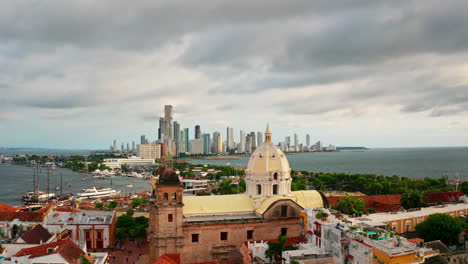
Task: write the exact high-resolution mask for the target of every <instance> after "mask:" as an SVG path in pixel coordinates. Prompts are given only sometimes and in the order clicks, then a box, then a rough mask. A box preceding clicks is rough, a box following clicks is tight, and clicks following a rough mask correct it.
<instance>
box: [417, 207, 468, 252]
mask: <svg viewBox="0 0 468 264" xmlns="http://www.w3.org/2000/svg"><path fill="white" fill-rule="evenodd" d="M465 228H468V225H467V224H466V223H465V222H463V221H462V220H460V219H458V218H455V217H452V216H450V215H448V214H442V213H437V214H433V215H430V216H429V217H428V218H427V220H426V221H423V222H421V223H419V224H417V225H416V232H417V233H418V236H420V237H421V238H423V239H424V240H425V241H433V240H441V241H442V242H444V243H445V244H446V245H455V244H457V242H458V235H459V234H460V232H462V231H463V230H464V229H465Z"/></svg>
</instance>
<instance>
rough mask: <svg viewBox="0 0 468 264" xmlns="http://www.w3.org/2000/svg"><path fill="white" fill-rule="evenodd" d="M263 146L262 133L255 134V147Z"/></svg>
mask: <svg viewBox="0 0 468 264" xmlns="http://www.w3.org/2000/svg"><path fill="white" fill-rule="evenodd" d="M262 144H263V133H262V132H260V131H258V132H257V146H261V145H262Z"/></svg>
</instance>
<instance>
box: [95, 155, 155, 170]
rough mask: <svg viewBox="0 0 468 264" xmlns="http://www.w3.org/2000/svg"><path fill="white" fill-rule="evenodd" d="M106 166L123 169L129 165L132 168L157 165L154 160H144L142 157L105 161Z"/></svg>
mask: <svg viewBox="0 0 468 264" xmlns="http://www.w3.org/2000/svg"><path fill="white" fill-rule="evenodd" d="M103 164H104V165H106V166H107V167H109V168H111V169H117V168H121V167H122V165H127V166H130V167H139V166H153V165H155V164H156V162H155V160H154V159H142V158H140V157H129V158H127V159H116V158H111V159H104V162H103Z"/></svg>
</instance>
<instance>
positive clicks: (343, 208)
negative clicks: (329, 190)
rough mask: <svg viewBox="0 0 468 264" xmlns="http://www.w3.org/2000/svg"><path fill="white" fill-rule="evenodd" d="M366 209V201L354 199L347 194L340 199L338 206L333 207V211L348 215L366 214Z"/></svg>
mask: <svg viewBox="0 0 468 264" xmlns="http://www.w3.org/2000/svg"><path fill="white" fill-rule="evenodd" d="M365 208H366V205H365V204H364V199H362V198H354V197H352V196H350V195H347V194H346V195H345V196H343V197H342V198H340V199H339V200H338V202H337V204H336V205H335V206H334V207H333V209H335V210H338V211H340V212H342V213H343V214H348V215H352V214H362V213H364V209H365Z"/></svg>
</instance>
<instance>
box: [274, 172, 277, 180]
mask: <svg viewBox="0 0 468 264" xmlns="http://www.w3.org/2000/svg"><path fill="white" fill-rule="evenodd" d="M273 179H275V180H277V179H278V173H277V172H275V173H274V174H273Z"/></svg>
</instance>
